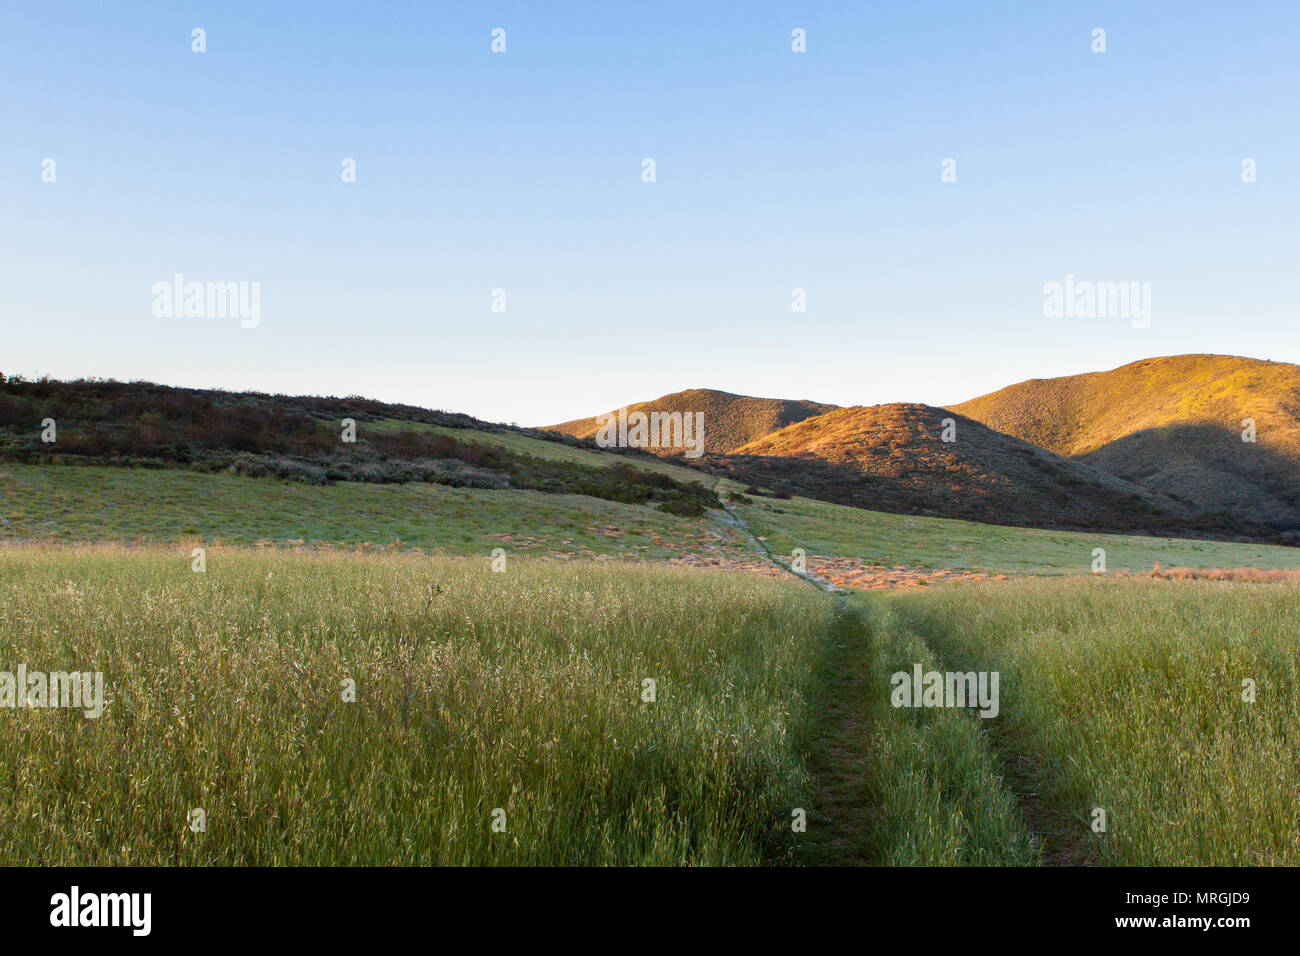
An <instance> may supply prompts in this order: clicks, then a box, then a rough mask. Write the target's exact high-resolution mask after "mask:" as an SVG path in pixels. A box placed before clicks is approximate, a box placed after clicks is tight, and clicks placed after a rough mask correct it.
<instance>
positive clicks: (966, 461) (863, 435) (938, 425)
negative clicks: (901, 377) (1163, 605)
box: [713, 404, 1259, 534]
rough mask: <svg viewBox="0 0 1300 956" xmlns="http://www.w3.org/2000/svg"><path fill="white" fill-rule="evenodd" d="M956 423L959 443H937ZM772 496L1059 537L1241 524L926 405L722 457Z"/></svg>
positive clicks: (852, 414) (857, 418) (1214, 530)
mask: <svg viewBox="0 0 1300 956" xmlns="http://www.w3.org/2000/svg"><path fill="white" fill-rule="evenodd" d="M945 418H952V419H953V420H954V422H955V425H956V441H954V442H944V441H942V440H941V434H942V431H943V424H942V423H943V420H944V419H945ZM713 464H715V465H716V466H717V467H719V468H721V469H725V471H726V473H727V474H728V475H729V477H731V478H733V479H734V480H737V481H745V482H749V483H751V484H754V485H757V486H760V487H762V488H766V489H775V490H777V491H782V492H793V493H798V494H803V495H807V496H809V497H815V498H820V499H822V500H825V501H833V502H837V503H840V504H849V505H854V506H856V507H860V508H870V509H873V510H877V511H888V512H896V513H904V514H921V515H942V516H945V517H954V518H966V519H970V520H975V521H985V522H991V523H995V524H1005V525H1020V526H1036V527H1051V528H1077V529H1085V530H1086V529H1092V530H1096V529H1108V530H1116V531H1150V532H1156V533H1161V534H1169V533H1174V532H1183V533H1188V532H1191V533H1209V534H1231V533H1234V532H1238V531H1240V533H1242V534H1248V533H1255V532H1258V531H1259V529H1258V528H1255V529H1252V530H1250V531H1247V530H1241V528H1240V526H1239V525H1238V524H1236V523H1232V524H1225V523H1223V522H1221V521H1218V520H1215V519H1213V518H1206V517H1204V516H1199V515H1194V514H1192V513H1191V512H1190V511H1189V510H1188V509H1186V508H1185V507H1183V506H1181V505H1179V504H1178V503H1177V502H1174V501H1171V500H1169V499H1167V498H1164V497H1162V496H1160V495H1158V494H1153V493H1152V492H1150V491H1147V490H1145V489H1143V488H1141V487H1139V486H1137V485H1135V484H1133V483H1131V482H1128V481H1125V480H1123V479H1121V478H1116V477H1115V476H1113V475H1110V474H1107V473H1106V472H1104V471H1101V470H1099V469H1097V468H1094V467H1092V466H1090V465H1087V464H1084V463H1081V462H1077V461H1072V460H1070V459H1068V458H1063V457H1061V456H1059V455H1055V454H1053V453H1051V452H1049V451H1045V450H1043V449H1041V448H1036V447H1034V446H1033V445H1030V444H1028V443H1027V442H1024V441H1021V440H1019V439H1017V438H1013V437H1011V436H1009V435H1004V434H1001V433H999V432H996V431H994V430H992V429H990V428H987V427H985V426H984V425H981V424H979V423H978V422H975V421H972V420H970V419H968V418H964V417H961V416H955V415H952V414H951V413H949V412H947V411H944V410H943V409H938V408H932V407H930V406H927V405H908V404H896V405H876V406H872V407H867V408H864V407H854V408H843V409H837V410H836V411H833V412H829V413H827V414H825V415H820V416H817V417H815V418H810V419H807V420H805V421H802V422H799V423H797V424H794V425H791V426H789V427H787V428H784V429H782V430H780V431H778V432H774V433H772V434H770V435H767V436H765V437H764V438H761V439H758V440H757V441H753V442H750V443H749V444H747V445H744V446H743V447H741V448H740V449H739V450H738V452H737V453H736V454H735V455H729V456H725V457H724V458H721V459H716V460H715V461H714V462H713Z"/></svg>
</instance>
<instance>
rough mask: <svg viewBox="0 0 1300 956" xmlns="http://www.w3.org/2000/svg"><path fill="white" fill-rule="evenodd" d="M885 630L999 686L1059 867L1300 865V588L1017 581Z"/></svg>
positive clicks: (996, 730) (1021, 772)
mask: <svg viewBox="0 0 1300 956" xmlns="http://www.w3.org/2000/svg"><path fill="white" fill-rule="evenodd" d="M880 615H881V616H880V618H879V627H880V630H881V632H882V634H883V635H886V637H884V638H882V639H883V640H893V641H902V640H915V641H920V642H923V643H924V645H925V646H926V647H928V648H930V649H931V650H932V651H933V652H934V653H935V654H936V655H937V656H938V657H939V658H941V659H942V660H943V661H944V663H945V666H946V667H947V668H948V669H951V670H963V671H964V670H996V671H998V672H999V673H1000V674H1001V698H1002V702H1001V713H1000V715H999V716H998V717H997V718H995V719H993V720H991V721H988V722H987V723H988V724H989V725H990V732H989V734H988V738H989V743H990V745H991V748H992V750H993V751H994V752H996V753H997V754H998V755H999V757H1000V759H1001V762H1002V765H1003V766H1004V767H1005V768H1007V774H1008V778H1009V779H1010V780H1011V781H1012V784H1013V786H1014V788H1015V789H1016V790H1017V792H1019V793H1020V794H1022V807H1023V812H1024V814H1025V816H1026V817H1027V818H1028V819H1029V820H1031V821H1032V822H1033V824H1034V825H1035V828H1036V829H1037V830H1038V832H1039V833H1040V834H1041V835H1042V838H1043V842H1044V853H1045V855H1046V858H1047V859H1048V860H1049V861H1050V862H1065V863H1070V862H1092V863H1097V864H1105V865H1164V866H1211V865H1213V866H1234V865H1251V866H1259V865H1273V864H1285V865H1292V866H1294V865H1297V864H1300V772H1298V771H1297V765H1296V754H1295V744H1296V741H1297V740H1298V739H1300V693H1298V691H1300V686H1298V684H1300V673H1298V667H1300V645H1297V642H1296V635H1297V633H1300V585H1297V584H1294V583H1290V584H1252V583H1243V582H1220V581H1149V580H1142V581H1134V580H1123V579H1090V578H1075V579H1055V580H1051V579H1039V580H1022V581H1009V582H996V583H980V584H972V585H958V586H953V587H948V588H941V589H940V588H936V589H930V590H929V591H928V592H927V593H908V594H906V595H895V596H892V597H889V598H885V599H883V600H882V602H881V604H880ZM1247 678H1249V679H1250V680H1252V681H1253V682H1254V685H1255V687H1254V700H1253V702H1247V701H1246V700H1244V699H1243V690H1244V688H1243V681H1244V680H1246V679H1247ZM1096 807H1100V808H1102V809H1104V810H1105V811H1106V830H1105V832H1104V833H1095V832H1093V829H1092V823H1093V820H1094V813H1093V810H1094V808H1096Z"/></svg>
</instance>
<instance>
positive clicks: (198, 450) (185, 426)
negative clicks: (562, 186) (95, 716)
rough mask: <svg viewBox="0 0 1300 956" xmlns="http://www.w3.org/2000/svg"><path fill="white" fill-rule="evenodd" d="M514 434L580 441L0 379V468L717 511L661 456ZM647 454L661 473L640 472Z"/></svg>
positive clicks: (250, 396)
mask: <svg viewBox="0 0 1300 956" xmlns="http://www.w3.org/2000/svg"><path fill="white" fill-rule="evenodd" d="M48 419H53V421H54V423H55V433H54V437H55V441H53V442H46V441H43V440H42V431H43V425H42V423H43V422H45V421H46V420H48ZM344 419H350V420H352V422H353V423H354V426H353V427H354V429H355V432H354V433H353V434H352V435H350V436H349V437H352V438H354V440H353V441H347V440H345V439H344V425H343V422H344ZM430 426H434V427H430ZM439 428H441V429H442V430H439ZM508 432H517V433H518V434H524V435H529V436H531V437H536V438H542V437H545V438H546V439H547V440H548V441H549V442H557V441H561V440H562V441H563V442H564V443H565V444H568V443H575V444H581V443H580V442H578V440H577V439H574V438H570V437H568V436H560V435H554V434H551V433H537V432H528V431H527V430H523V429H510V428H508V427H507V426H503V425H491V424H488V423H486V422H480V421H478V420H476V419H474V418H471V417H469V416H468V415H458V414H451V413H447V412H440V411H433V410H430V409H423V408H418V407H415V406H411V405H389V404H385V403H383V402H376V401H372V400H369V399H364V398H356V397H352V398H332V397H331V398H325V397H318V396H288V395H265V394H262V393H258V392H223V391H217V390H211V389H189V388H171V387H168V386H163V385H154V384H152V383H149V382H129V383H123V382H112V381H73V382H59V381H50V380H41V381H36V382H27V381H23V380H21V379H10V380H7V381H6V380H4V379H3V377H0V461H18V462H30V463H33V464H103V465H118V466H129V467H150V468H186V469H188V470H191V471H205V472H224V471H229V472H234V473H236V474H240V475H247V476H251V477H259V478H260V477H275V478H285V479H290V480H294V481H300V482H306V483H308V484H318V485H319V484H328V483H330V482H333V481H360V482H372V483H379V484H402V483H407V482H428V483H433V484H442V485H452V486H457V487H468V488H484V489H506V488H517V489H531V490H535V491H545V492H554V493H564V494H579V495H589V496H591V497H596V498H605V499H607V500H610V501H620V502H624V503H627V504H648V503H650V502H655V503H658V504H659V505H660V507H662V508H663V509H665V510H669V511H672V512H674V513H676V514H680V515H700V514H703V513H704V509H705V508H706V507H710V506H712V505H714V504H716V498H715V497H714V495H713V493H712V492H711V491H709V490H708V489H707V488H706V487H705V486H704V485H703V484H700V483H697V482H693V481H679V480H677V479H675V478H673V477H671V476H669V475H665V474H663V473H662V471H656V470H654V468H656V467H659V461H658V459H655V458H651V457H650V456H648V455H644V454H640V453H620V454H619V455H618V456H617V457H616V456H615V455H614V454H613V453H605V454H604V455H602V457H604V458H608V460H609V461H610V462H612V463H613V464H612V465H609V466H596V465H594V464H589V463H583V462H577V461H565V460H561V459H559V458H556V457H552V456H542V455H535V454H529V453H527V452H526V451H523V450H519V449H512V448H510V447H505V446H503V445H501V444H498V443H495V442H492V441H489V440H487V439H488V438H489V437H490V436H492V435H494V434H498V433H508ZM538 444H542V443H541V442H538ZM544 447H545V446H544ZM638 458H640V459H641V460H644V461H645V462H647V463H648V464H650V465H652V466H653V467H652V468H637V467H635V464H636V461H637V459H638ZM701 477H703V476H701Z"/></svg>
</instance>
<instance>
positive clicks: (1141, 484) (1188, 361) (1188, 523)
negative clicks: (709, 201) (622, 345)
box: [550, 355, 1300, 540]
mask: <svg viewBox="0 0 1300 956" xmlns="http://www.w3.org/2000/svg"><path fill="white" fill-rule="evenodd" d="M629 409H630V410H643V411H651V410H655V411H694V410H703V411H704V412H705V421H706V423H707V424H706V431H705V449H706V453H707V458H706V463H707V466H708V467H711V468H713V469H719V470H722V471H724V472H726V473H727V474H729V475H731V476H732V477H735V478H736V479H738V480H743V481H746V482H750V483H752V484H754V485H764V484H766V485H767V486H769V487H773V488H776V489H779V490H781V491H783V492H790V493H793V494H806V495H809V496H812V497H818V498H823V499H828V500H833V501H839V502H841V503H845V504H852V505H856V506H859V507H866V508H872V509H877V510H884V511H903V512H910V513H916V514H941V515H945V516H949V517H969V518H974V519H976V520H983V521H990V522H994V523H999V524H1021V525H1035V526H1051V527H1088V528H1107V529H1110V530H1123V531H1133V530H1148V531H1151V532H1152V533H1168V532H1170V531H1171V530H1175V529H1177V530H1182V531H1193V532H1196V533H1210V534H1215V535H1234V534H1235V535H1241V536H1246V537H1252V538H1255V537H1275V538H1276V537H1281V538H1283V539H1287V540H1290V539H1293V538H1296V539H1300V470H1298V466H1300V366H1296V365H1292V364H1289V363H1283V362H1270V361H1261V360H1257V359H1250V358H1240V357H1235V356H1225V355H1175V356H1168V357H1162V358H1151V359H1144V360H1142V361H1138V362H1133V363H1131V364H1129V365H1124V366H1122V367H1120V368H1116V369H1113V370H1110V371H1106V372H1093V373H1088V374H1083V375H1071V376H1066V377H1062V378H1051V379H1031V380H1029V381H1026V382H1021V383H1019V384H1016V385H1011V386H1009V387H1007V388H1004V389H1001V390H999V391H996V392H992V393H990V394H988V395H982V396H980V397H978V398H974V399H971V400H969V401H966V402H962V403H960V404H957V405H953V406H950V407H949V408H947V409H941V408H935V407H931V406H926V405H916V404H889V405H877V406H871V407H862V406H854V407H850V408H839V407H836V406H834V405H828V404H826V403H821V402H814V401H809V400H806V399H805V400H798V401H792V400H786V399H768V398H755V397H752V396H742V395H732V394H730V393H728V392H720V391H715V390H710V389H691V390H688V391H684V392H676V393H673V394H671V395H665V396H663V397H662V398H659V399H655V400H652V401H648V402H641V403H638V404H636V405H632V406H629ZM597 421H598V419H597V418H594V417H593V418H588V419H582V420H579V421H575V422H566V423H563V424H560V425H553V426H550V429H551V430H553V431H559V432H563V433H567V434H570V435H574V436H578V437H591V436H593V435H594V434H595V433H596V427H597ZM715 423H716V424H715ZM945 423H947V424H948V425H949V426H950V427H949V429H948V436H947V437H948V439H949V440H946V441H945V440H944V438H945V435H944V430H945ZM648 450H650V451H655V452H657V453H660V454H666V455H676V454H680V452H679V451H678V450H677V449H674V448H658V449H654V448H651V449H648Z"/></svg>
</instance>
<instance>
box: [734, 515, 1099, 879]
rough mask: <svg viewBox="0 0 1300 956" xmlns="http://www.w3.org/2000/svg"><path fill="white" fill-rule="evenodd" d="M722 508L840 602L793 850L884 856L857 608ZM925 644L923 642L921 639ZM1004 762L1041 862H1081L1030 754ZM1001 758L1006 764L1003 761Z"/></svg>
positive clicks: (825, 857)
mask: <svg viewBox="0 0 1300 956" xmlns="http://www.w3.org/2000/svg"><path fill="white" fill-rule="evenodd" d="M719 502H720V503H721V505H722V512H721V513H720V514H717V515H716V516H715V520H718V521H720V522H721V523H723V524H726V525H730V526H731V527H734V528H735V529H736V530H738V531H739V532H740V533H741V534H742V535H743V536H744V537H745V539H746V540H747V541H748V542H749V545H750V547H751V548H752V549H753V550H754V551H755V552H756V553H757V554H758V555H760V556H761V557H762V558H764V559H766V560H767V561H768V562H770V563H771V564H772V565H774V566H775V567H777V568H780V569H781V570H782V571H785V572H786V573H788V574H792V575H794V576H795V577H797V578H799V579H800V580H801V581H803V582H804V583H806V584H809V585H811V586H812V587H815V588H817V589H818V590H821V591H823V592H825V593H827V594H830V595H831V596H832V597H833V598H834V599H835V601H836V604H837V605H838V606H839V610H840V613H839V615H838V616H837V618H836V622H835V625H834V629H833V632H832V634H831V635H829V637H830V641H831V647H830V651H829V655H830V656H829V658H828V660H827V670H826V678H825V679H826V683H825V685H824V695H825V696H824V701H823V707H824V710H823V712H822V714H821V718H820V725H821V727H820V729H821V733H820V735H819V737H818V739H817V743H816V745H815V747H814V750H813V753H812V754H811V755H810V762H809V770H810V771H811V773H812V776H813V781H814V783H813V800H814V805H813V806H812V807H810V808H809V822H810V824H811V825H810V827H809V832H808V842H807V844H806V845H805V846H804V848H803V849H802V850H801V851H800V853H801V858H802V861H803V862H804V863H806V864H810V865H832V866H870V865H876V864H879V863H881V862H883V859H882V858H883V857H884V856H885V855H887V854H888V853H889V852H890V849H891V847H890V845H889V844H890V838H889V837H887V836H886V835H885V834H883V833H882V832H881V827H880V820H879V817H880V814H879V812H878V810H879V807H878V806H877V805H876V803H877V800H878V798H879V795H878V794H873V792H872V781H871V768H872V766H873V763H874V762H875V761H876V759H877V758H878V756H879V755H878V753H877V752H876V751H877V748H878V746H879V745H880V740H879V739H878V737H879V735H880V734H881V733H882V729H881V728H880V727H878V726H876V724H875V721H876V720H878V719H879V715H878V713H877V715H876V716H875V717H873V716H872V714H873V711H875V712H878V710H879V708H878V707H873V706H872V696H871V695H873V694H877V693H879V688H878V687H876V686H874V685H873V682H872V675H871V668H870V667H869V666H867V663H866V662H867V661H868V660H870V657H871V655H872V654H873V653H875V652H876V650H877V649H876V648H875V637H874V636H873V634H872V628H871V626H870V624H869V623H868V621H867V619H866V616H865V615H864V614H863V613H862V610H861V609H860V608H857V607H854V606H851V605H850V603H849V600H848V597H847V594H846V592H845V590H844V589H843V588H841V587H838V586H837V585H835V584H834V583H833V582H831V581H829V580H827V579H825V578H823V577H821V576H820V575H818V574H815V573H813V572H808V571H804V572H800V571H796V570H795V569H794V567H793V566H792V565H791V563H789V562H787V561H784V560H782V559H781V558H778V557H777V556H776V555H775V554H774V553H773V552H772V549H771V548H769V547H768V546H767V543H766V542H765V541H763V540H761V539H760V538H759V537H758V535H757V534H755V533H754V530H753V529H752V528H751V527H750V526H749V525H748V524H747V523H746V522H745V520H744V518H742V517H741V516H740V514H739V513H737V511H736V510H735V509H733V508H732V507H731V506H729V505H728V504H727V503H726V501H725V500H724V499H723V498H722V496H721V495H719ZM926 643H927V644H929V643H930V642H929V641H927V642H926ZM995 757H996V759H998V761H999V762H1000V763H1002V764H1003V767H1004V774H1003V776H1004V779H1005V780H1006V782H1007V783H1008V784H1010V785H1011V790H1012V792H1013V793H1014V794H1015V797H1016V800H1017V803H1018V804H1019V809H1020V814H1021V818H1022V820H1023V821H1024V825H1025V828H1026V830H1027V831H1028V832H1029V833H1030V834H1033V835H1035V836H1036V839H1038V840H1039V841H1041V844H1042V846H1043V853H1042V857H1041V862H1042V863H1043V864H1045V865H1048V866H1062V865H1064V866H1070V865H1076V866H1077V865H1079V864H1081V863H1085V862H1086V856H1085V854H1084V853H1083V852H1082V850H1081V847H1080V846H1078V843H1079V840H1078V839H1077V838H1076V839H1069V838H1068V837H1067V833H1068V832H1069V827H1068V822H1067V821H1060V820H1056V819H1053V817H1052V815H1051V814H1050V812H1048V811H1046V810H1045V808H1044V807H1043V806H1042V804H1041V799H1040V797H1039V789H1040V787H1041V786H1042V785H1043V784H1044V783H1045V781H1043V780H1042V779H1041V775H1040V774H1038V773H1035V770H1036V768H1034V767H1033V766H1032V764H1030V762H1029V761H1026V760H1024V759H1023V758H1021V759H1015V758H1009V757H1008V755H1006V754H1000V753H996V750H995ZM1008 760H1010V764H1009V765H1008Z"/></svg>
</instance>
